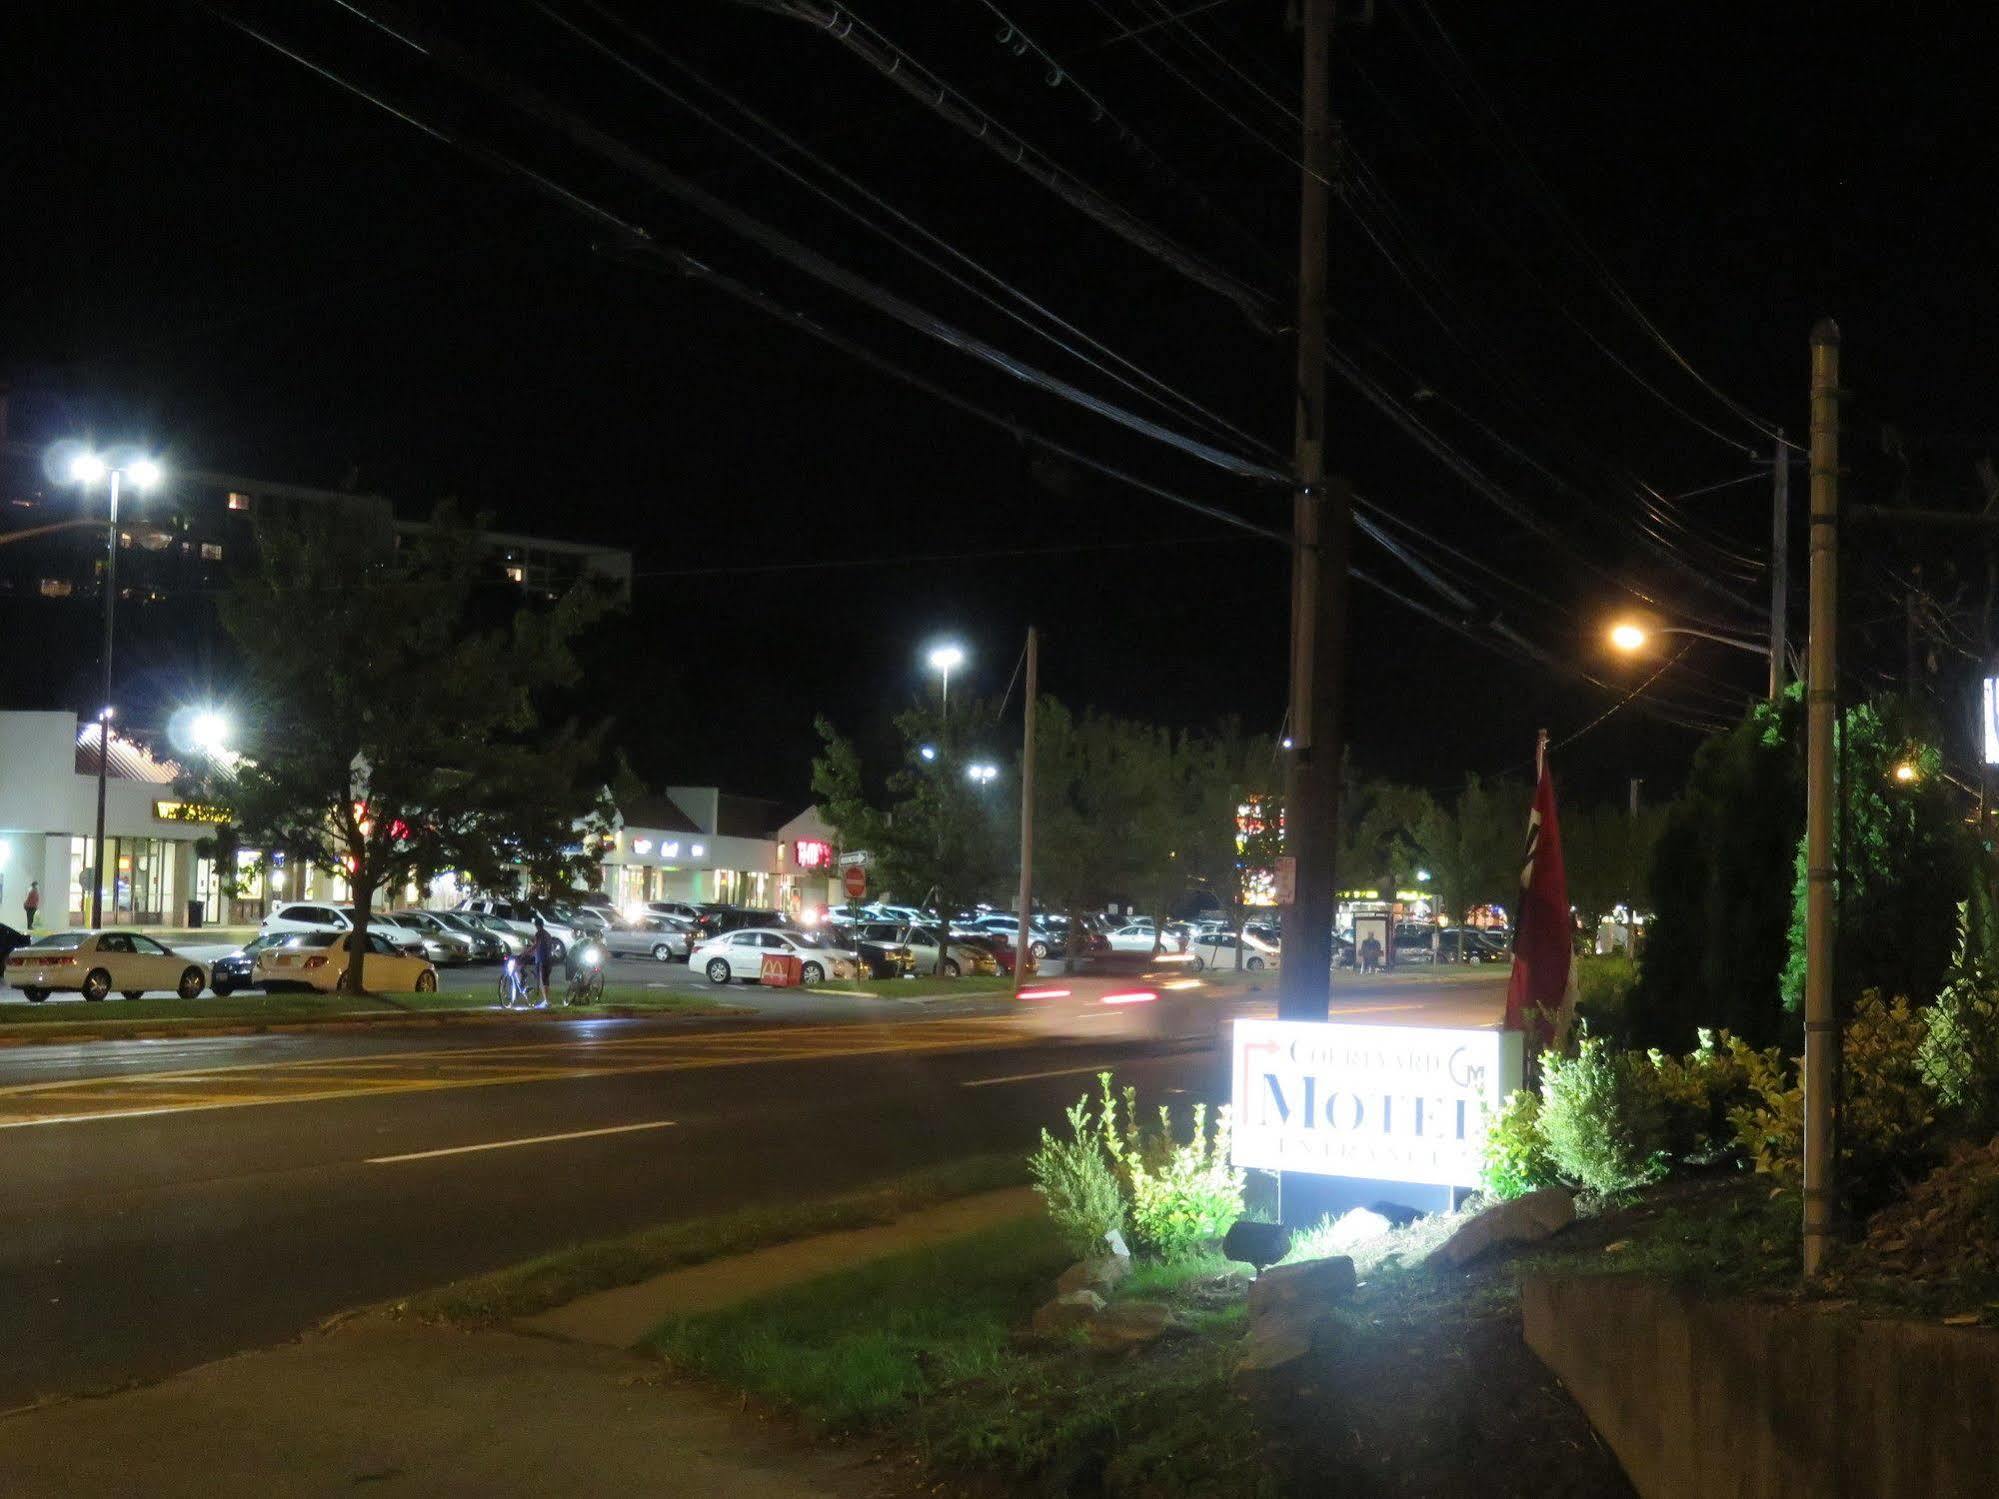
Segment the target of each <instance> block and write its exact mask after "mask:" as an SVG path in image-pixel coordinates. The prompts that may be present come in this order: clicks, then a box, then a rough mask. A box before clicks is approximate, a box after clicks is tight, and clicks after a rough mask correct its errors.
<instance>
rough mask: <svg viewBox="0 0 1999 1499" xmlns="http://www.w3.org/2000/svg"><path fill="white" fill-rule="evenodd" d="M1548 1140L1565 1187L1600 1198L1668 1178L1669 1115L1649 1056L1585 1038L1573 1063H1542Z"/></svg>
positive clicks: (1543, 1119) (1570, 1060)
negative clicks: (1573, 1186) (1585, 1190)
mask: <svg viewBox="0 0 1999 1499" xmlns="http://www.w3.org/2000/svg"><path fill="white" fill-rule="evenodd" d="M1541 1134H1542V1137H1543V1138H1544V1139H1546V1140H1547V1142H1548V1156H1549V1159H1550V1160H1552V1161H1553V1162H1554V1165H1555V1169H1556V1170H1557V1171H1558V1172H1560V1173H1561V1175H1562V1178H1563V1179H1564V1180H1565V1181H1570V1182H1574V1183H1576V1184H1578V1185H1580V1186H1583V1187H1587V1188H1588V1189H1589V1190H1590V1191H1592V1192H1596V1193H1599V1194H1605V1195H1607V1194H1610V1193H1613V1192H1624V1191H1629V1190H1630V1189H1631V1188H1633V1187H1640V1186H1643V1185H1645V1183H1647V1182H1651V1181H1657V1180H1658V1179H1659V1178H1660V1177H1661V1176H1663V1175H1664V1174H1665V1170H1666V1165H1667V1156H1666V1143H1667V1142H1666V1117H1665V1106H1664V1104H1663V1103H1662V1101H1661V1099H1660V1096H1659V1082H1658V1076H1657V1074H1656V1073H1655V1072H1654V1071H1653V1068H1652V1063H1651V1061H1650V1059H1649V1058H1647V1057H1643V1056H1640V1055H1637V1054H1636V1053H1632V1052H1615V1051H1612V1050H1610V1048H1609V1047H1608V1046H1606V1045H1605V1044H1604V1042H1603V1040H1602V1038H1600V1037H1597V1036H1585V1037H1584V1038H1583V1041H1582V1045H1581V1047H1580V1048H1579V1049H1578V1051H1577V1053H1576V1055H1575V1056H1573V1057H1568V1058H1563V1057H1556V1056H1547V1057H1544V1058H1543V1059H1542V1062H1541Z"/></svg>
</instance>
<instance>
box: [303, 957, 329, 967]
mask: <svg viewBox="0 0 1999 1499" xmlns="http://www.w3.org/2000/svg"><path fill="white" fill-rule="evenodd" d="M305 966H306V967H307V968H324V967H325V966H326V959H325V958H323V957H320V958H307V959H306V960H305Z"/></svg>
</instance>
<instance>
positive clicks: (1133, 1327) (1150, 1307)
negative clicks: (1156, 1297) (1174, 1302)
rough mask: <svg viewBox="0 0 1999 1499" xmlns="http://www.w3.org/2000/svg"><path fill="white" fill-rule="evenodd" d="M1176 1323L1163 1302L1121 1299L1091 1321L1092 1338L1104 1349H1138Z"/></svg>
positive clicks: (1092, 1340) (1091, 1339)
mask: <svg viewBox="0 0 1999 1499" xmlns="http://www.w3.org/2000/svg"><path fill="white" fill-rule="evenodd" d="M1172 1325H1173V1313H1172V1312H1171V1310H1169V1309H1168V1308H1167V1307H1166V1305H1165V1304H1164V1303H1163V1302H1158V1301H1120V1302H1118V1303H1117V1304H1116V1305H1115V1306H1113V1307H1111V1308H1110V1309H1109V1310H1108V1311H1106V1312H1105V1313H1104V1314H1103V1315H1102V1316H1101V1317H1099V1318H1097V1320H1096V1321H1094V1322H1092V1323H1091V1324H1090V1341H1091V1342H1093V1343H1095V1344H1097V1345H1098V1346H1099V1347H1102V1348H1136V1347H1139V1346H1140V1345H1141V1344H1145V1343H1150V1342H1151V1341H1153V1339H1155V1338H1157V1337H1158V1336H1159V1335H1160V1334H1161V1333H1163V1332H1165V1331H1166V1329H1167V1328H1169V1327H1171V1326H1172Z"/></svg>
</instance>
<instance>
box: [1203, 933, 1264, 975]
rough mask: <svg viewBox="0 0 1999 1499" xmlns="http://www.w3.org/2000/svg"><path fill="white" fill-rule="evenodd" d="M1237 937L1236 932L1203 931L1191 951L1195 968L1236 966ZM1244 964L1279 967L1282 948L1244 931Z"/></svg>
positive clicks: (1244, 965) (1242, 945) (1248, 965)
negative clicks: (1278, 960) (1278, 959)
mask: <svg viewBox="0 0 1999 1499" xmlns="http://www.w3.org/2000/svg"><path fill="white" fill-rule="evenodd" d="M1236 947H1237V944H1236V937H1235V933H1233V932H1202V933H1201V934H1200V935H1199V936H1197V937H1196V938H1195V939H1194V940H1193V942H1192V944H1191V945H1190V946H1189V947H1188V948H1187V951H1188V952H1189V953H1190V954H1192V955H1193V959H1194V969H1195V971H1196V972H1199V971H1200V970H1201V969H1203V968H1233V967H1235V966H1236ZM1241 948H1242V966H1243V967H1244V968H1248V969H1259V968H1275V967H1276V966H1277V957H1278V949H1277V948H1276V947H1274V946H1272V945H1271V944H1270V943H1268V942H1265V941H1264V940H1263V939H1262V938H1261V937H1256V936H1252V935H1251V934H1250V933H1248V932H1244V933H1243V934H1242V944H1241Z"/></svg>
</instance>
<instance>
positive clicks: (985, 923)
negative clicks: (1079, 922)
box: [951, 912, 1065, 958]
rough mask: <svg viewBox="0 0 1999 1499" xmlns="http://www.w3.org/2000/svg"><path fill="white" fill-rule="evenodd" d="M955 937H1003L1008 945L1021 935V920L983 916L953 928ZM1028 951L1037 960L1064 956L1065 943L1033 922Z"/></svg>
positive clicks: (1028, 940) (1008, 917) (1029, 927)
mask: <svg viewBox="0 0 1999 1499" xmlns="http://www.w3.org/2000/svg"><path fill="white" fill-rule="evenodd" d="M951 935H952V936H954V937H1001V938H1004V939H1005V940H1006V941H1007V942H1008V943H1011V942H1013V941H1014V939H1015V938H1016V937H1018V936H1019V935H1020V918H1019V917H1018V916H1005V915H1001V914H999V913H997V912H995V913H993V914H991V915H987V916H981V917H980V918H979V919H978V920H977V921H969V922H965V923H963V924H962V925H956V926H953V927H952V928H951ZM1027 950H1028V951H1029V952H1030V953H1032V954H1033V955H1034V956H1035V957H1037V958H1047V957H1056V958H1059V957H1061V956H1062V954H1063V952H1064V950H1065V948H1064V944H1063V941H1062V939H1061V938H1060V937H1058V936H1057V935H1056V934H1055V933H1054V932H1052V931H1050V930H1049V929H1048V928H1047V927H1045V926H1042V925H1041V924H1040V923H1038V922H1031V923H1030V924H1029V925H1028V928H1027Z"/></svg>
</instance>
